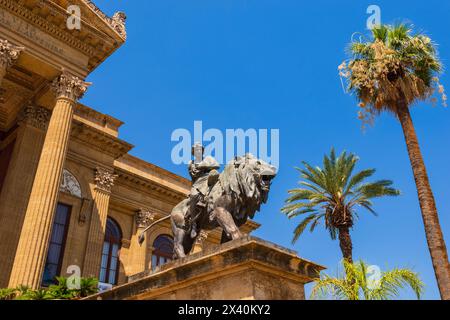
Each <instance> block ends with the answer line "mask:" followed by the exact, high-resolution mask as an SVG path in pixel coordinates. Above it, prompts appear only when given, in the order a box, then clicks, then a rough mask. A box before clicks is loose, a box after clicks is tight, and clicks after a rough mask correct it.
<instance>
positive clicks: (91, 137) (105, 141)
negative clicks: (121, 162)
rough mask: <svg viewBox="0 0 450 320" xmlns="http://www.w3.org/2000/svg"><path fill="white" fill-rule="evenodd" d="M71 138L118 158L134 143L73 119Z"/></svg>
mask: <svg viewBox="0 0 450 320" xmlns="http://www.w3.org/2000/svg"><path fill="white" fill-rule="evenodd" d="M71 139H72V140H74V141H77V142H79V143H81V144H83V145H85V146H87V147H88V148H92V149H95V150H98V151H100V152H102V153H106V154H108V155H109V156H112V157H113V158H114V159H118V158H120V157H122V156H123V155H125V154H126V153H128V152H129V151H130V150H131V149H132V148H133V145H132V144H129V143H128V142H125V141H123V140H120V139H118V138H116V137H114V136H112V135H110V134H107V133H104V132H102V131H100V130H98V129H95V128H93V127H90V126H88V125H87V124H85V123H83V122H81V121H78V120H75V119H74V120H73V124H72V134H71Z"/></svg>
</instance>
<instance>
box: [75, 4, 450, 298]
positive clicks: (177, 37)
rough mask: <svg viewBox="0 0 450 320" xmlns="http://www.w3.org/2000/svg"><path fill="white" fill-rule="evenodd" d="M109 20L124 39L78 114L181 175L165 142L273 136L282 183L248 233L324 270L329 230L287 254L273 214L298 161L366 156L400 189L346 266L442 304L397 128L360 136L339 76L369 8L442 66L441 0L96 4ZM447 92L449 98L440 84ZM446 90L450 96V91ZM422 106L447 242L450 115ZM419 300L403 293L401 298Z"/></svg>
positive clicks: (360, 230)
mask: <svg viewBox="0 0 450 320" xmlns="http://www.w3.org/2000/svg"><path fill="white" fill-rule="evenodd" d="M95 2H96V3H97V5H98V6H99V7H100V8H101V9H103V10H104V11H105V12H106V13H108V14H112V13H113V12H115V11H117V10H123V11H125V12H126V13H127V15H128V21H127V29H128V41H127V43H126V44H125V45H124V46H123V47H122V48H121V49H119V50H118V51H117V52H116V53H115V54H114V55H113V56H112V57H110V58H109V59H108V60H107V61H106V62H105V63H104V64H103V65H102V66H100V67H99V68H98V69H97V70H95V72H93V73H92V74H91V75H90V77H89V81H92V82H93V83H94V85H93V86H92V87H91V88H90V90H89V92H88V94H87V95H86V97H85V98H84V100H83V102H84V103H86V104H87V105H89V106H91V107H93V108H95V109H97V110H99V111H101V112H104V113H107V114H110V115H112V116H114V117H117V118H119V119H121V120H123V121H124V122H125V125H124V126H123V127H122V129H121V138H122V139H125V140H127V141H129V142H131V143H133V144H135V145H136V148H135V149H134V150H133V151H132V154H133V155H135V156H138V157H140V158H143V159H145V160H147V161H149V162H152V163H155V164H156V165H159V166H162V167H164V168H166V169H168V170H171V171H174V172H175V173H178V174H180V175H183V176H186V177H187V176H188V175H187V169H186V167H185V166H183V165H175V164H173V163H172V161H171V150H172V148H173V147H174V145H175V143H173V142H171V139H170V138H171V134H172V132H173V131H174V130H175V129H178V128H186V129H188V130H193V126H194V121H195V120H201V121H203V126H204V128H205V129H208V128H218V129H220V130H222V131H225V129H229V128H231V129H234V128H243V129H249V128H256V129H260V128H264V129H280V161H281V162H280V172H279V175H278V177H277V179H276V181H275V182H274V184H273V186H272V191H271V195H270V199H269V203H268V204H267V205H266V206H264V207H263V209H262V211H261V213H260V214H258V215H257V217H256V221H258V222H259V223H261V224H262V227H261V228H260V229H259V230H258V231H257V232H256V235H257V236H259V237H261V238H264V239H266V240H269V241H272V242H276V243H278V244H281V245H283V246H286V247H289V248H293V249H295V250H297V251H298V252H299V254H300V256H301V257H304V258H306V259H310V260H313V261H315V262H317V263H320V264H322V265H325V266H327V267H328V268H329V271H328V272H329V273H331V274H333V273H334V272H335V271H336V267H337V265H338V263H339V261H340V259H341V253H340V250H339V244H338V242H336V241H335V242H333V241H332V240H331V239H330V238H329V235H328V233H327V232H326V231H323V230H321V229H318V230H317V231H316V232H315V233H314V234H309V233H305V235H304V236H303V237H302V238H301V239H300V240H299V242H298V243H297V244H296V245H294V246H292V245H291V239H292V231H293V229H294V228H295V226H296V222H298V220H296V221H289V220H288V219H287V218H286V217H285V216H284V215H282V214H281V213H280V208H281V207H282V206H283V202H284V199H285V198H286V195H287V190H288V189H290V188H293V187H295V186H296V184H297V181H298V180H299V177H298V175H297V172H296V171H295V170H294V167H295V166H299V165H300V162H301V161H302V160H306V161H308V162H310V163H312V164H321V159H322V157H323V154H324V153H325V152H328V151H329V150H330V148H331V147H332V146H335V148H336V149H337V150H338V151H342V150H344V149H345V150H347V151H351V152H354V153H356V154H357V155H359V156H360V158H361V161H360V167H359V168H367V167H374V168H376V169H377V175H376V177H375V178H381V179H383V178H388V179H392V180H393V181H394V182H395V186H396V187H397V188H399V189H401V191H402V196H401V197H398V198H387V199H381V200H378V201H376V204H375V209H376V210H377V212H378V213H379V217H374V216H372V215H370V214H369V213H367V212H361V219H360V220H359V221H358V222H357V223H356V226H355V228H354V230H353V231H352V237H353V241H354V256H355V258H362V259H364V260H365V261H367V262H369V263H371V264H376V265H379V266H380V267H381V269H386V268H392V267H396V266H399V267H409V268H413V269H414V270H415V271H417V272H419V273H420V275H421V277H422V279H423V281H424V282H425V283H426V294H425V298H427V299H436V298H438V297H439V293H438V290H437V286H436V281H435V278H434V273H433V269H432V265H431V260H430V256H429V252H428V249H427V246H426V240H425V234H424V230H423V224H422V220H421V215H420V210H419V204H418V200H417V194H416V189H415V185H414V180H413V176H412V171H411V168H410V164H409V159H408V156H407V152H406V147H405V143H404V140H403V134H402V131H401V127H400V125H399V123H398V122H397V121H396V119H395V118H394V117H393V116H391V115H389V114H384V115H382V116H381V117H379V118H378V119H377V121H376V123H375V125H374V127H372V128H369V129H368V130H366V132H363V131H362V130H361V123H360V122H359V120H358V119H357V116H356V112H357V106H356V102H355V100H354V97H352V96H349V95H347V94H345V93H344V92H343V89H342V87H341V83H340V79H339V77H338V72H337V66H338V65H339V64H340V63H341V62H342V60H343V59H344V58H345V51H344V49H345V46H346V44H347V43H348V42H349V41H350V39H351V35H352V33H354V32H356V31H361V32H365V31H366V30H365V28H366V19H367V18H368V15H367V14H366V9H367V7H368V6H369V5H370V4H377V5H379V6H380V7H381V10H382V21H383V22H384V23H392V22H396V21H407V22H413V23H414V25H415V26H417V28H418V29H419V30H423V31H425V32H426V33H427V34H429V35H430V36H431V37H432V38H433V39H434V40H435V41H436V42H437V43H439V44H440V46H439V51H440V55H441V58H442V60H443V62H444V64H446V65H449V58H450V40H449V38H448V30H450V19H449V17H448V13H449V12H450V2H448V1H437V0H428V1H420V2H419V1H373V2H372V1H370V2H369V1H353V0H352V1H350V0H346V1H339V2H338V1H324V0H316V1H297V0H284V1H277V0H214V1H211V0H188V1H186V0H164V1H161V0H140V1H139V0H114V1H111V0H97V1H95ZM442 83H443V84H444V85H446V87H448V88H450V85H449V84H450V83H449V77H448V75H447V73H445V74H444V75H443V77H442ZM449 90H450V89H449ZM449 111H450V110H447V109H445V108H444V107H441V106H438V107H432V106H430V105H429V104H425V103H421V104H419V105H418V106H416V107H414V109H413V110H412V116H413V120H414V122H415V126H416V130H417V134H418V136H419V140H420V142H421V146H422V152H423V155H424V158H425V161H426V165H427V167H428V171H429V175H430V179H431V184H432V187H433V190H434V192H435V196H436V201H437V206H438V211H439V214H440V219H441V225H442V229H443V232H444V234H445V239H446V241H447V243H448V244H450V217H449V211H450V201H449V200H448V194H447V192H448V191H449V187H448V186H449V181H450V169H449V166H448V164H449V163H450V149H449V148H448V143H449V142H448V141H449V137H450V115H449ZM411 297H413V296H412V295H411V293H410V292H408V291H405V292H403V293H402V298H411Z"/></svg>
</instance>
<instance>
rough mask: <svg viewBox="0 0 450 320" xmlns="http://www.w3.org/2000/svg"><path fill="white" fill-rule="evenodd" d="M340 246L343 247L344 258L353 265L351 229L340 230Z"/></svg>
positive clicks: (342, 228)
mask: <svg viewBox="0 0 450 320" xmlns="http://www.w3.org/2000/svg"><path fill="white" fill-rule="evenodd" d="M339 246H340V247H341V251H342V256H343V257H344V259H345V260H347V262H349V263H353V244H352V238H351V237H350V228H348V227H341V228H339Z"/></svg>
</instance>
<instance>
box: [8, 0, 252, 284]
mask: <svg viewBox="0 0 450 320" xmlns="http://www.w3.org/2000/svg"><path fill="white" fill-rule="evenodd" d="M69 5H77V6H78V7H79V8H80V10H81V29H79V30H69V29H68V28H67V25H66V21H67V19H68V18H69V16H70V15H69V13H68V11H67V7H68V6H69ZM125 41H126V31H125V16H124V14H122V13H117V14H115V15H114V16H113V17H112V18H109V17H107V16H106V15H105V14H103V13H102V12H101V11H100V10H99V9H98V8H97V7H96V6H95V5H94V4H93V3H92V1H88V0H71V1H70V3H69V1H67V0H0V288H2V287H15V286H18V285H27V286H29V287H31V288H39V287H41V286H47V285H49V284H51V283H52V282H53V281H54V279H55V277H56V276H60V275H62V276H68V275H71V274H72V273H73V272H77V270H79V271H80V272H81V275H82V276H84V277H96V278H99V279H100V281H101V282H103V283H107V284H112V285H117V284H121V283H125V282H127V281H128V278H129V277H130V276H133V275H135V274H137V273H140V272H143V271H147V270H152V269H154V268H155V267H157V266H158V265H161V264H163V263H165V262H167V261H169V260H170V259H171V250H173V248H172V238H171V229H170V223H169V221H168V220H166V221H165V222H163V223H161V224H159V225H156V226H154V227H153V228H152V230H150V231H149V233H148V236H147V239H146V242H145V243H144V244H143V245H142V246H140V245H139V244H138V241H137V236H138V234H139V232H140V230H142V229H143V228H145V227H146V226H148V225H149V223H151V222H152V221H154V220H155V219H159V218H161V217H164V216H167V215H168V214H169V213H170V211H171V209H172V208H173V206H174V205H176V204H177V203H178V202H179V201H181V200H182V199H184V198H185V197H186V195H187V194H188V192H189V190H190V181H189V180H187V179H185V178H183V177H180V176H177V175H175V174H173V173H171V172H169V171H167V170H164V169H162V168H160V167H157V166H155V165H153V164H150V163H148V162H146V161H143V160H141V159H138V158H136V157H134V156H131V155H130V154H129V151H130V150H131V149H132V148H133V146H132V145H131V144H130V143H128V142H126V141H123V140H121V139H120V138H119V128H120V127H121V126H122V124H123V123H122V122H121V121H120V120H117V119H115V118H113V117H111V116H109V115H105V114H102V113H99V112H97V111H95V110H94V109H92V108H90V107H88V106H85V105H83V104H81V103H80V102H79V100H80V99H81V98H82V96H83V94H84V93H85V92H86V91H87V90H92V91H95V84H90V83H87V82H86V81H85V79H86V77H87V76H88V75H89V74H90V73H91V72H92V71H93V70H94V69H95V68H96V67H97V66H99V65H100V64H101V63H102V62H103V61H104V60H105V59H107V58H108V56H110V55H111V54H113V52H114V51H115V50H117V49H118V48H119V47H120V46H122V45H123V44H124V43H125ZM257 227H258V225H257V224H256V223H253V222H250V223H248V224H247V225H246V226H245V228H244V230H243V231H244V232H250V231H251V230H253V229H255V228H257ZM219 242H220V232H219V231H218V230H215V231H212V232H210V233H209V234H208V235H206V234H203V235H202V237H201V239H200V241H199V242H198V243H197V244H196V246H195V248H194V250H197V251H198V250H202V248H203V247H204V246H208V245H216V244H218V243H219Z"/></svg>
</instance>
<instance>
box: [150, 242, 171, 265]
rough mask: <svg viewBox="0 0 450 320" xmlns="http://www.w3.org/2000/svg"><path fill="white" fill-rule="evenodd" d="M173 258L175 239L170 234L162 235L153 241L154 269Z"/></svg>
mask: <svg viewBox="0 0 450 320" xmlns="http://www.w3.org/2000/svg"><path fill="white" fill-rule="evenodd" d="M172 258H173V239H172V237H171V236H168V235H160V236H158V237H157V238H156V239H155V241H154V242H153V254H152V269H153V270H154V269H155V268H156V267H157V266H160V265H163V264H165V263H167V262H169V261H171V260H172Z"/></svg>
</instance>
